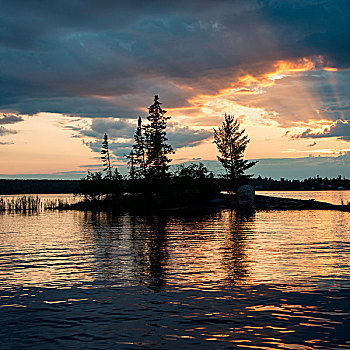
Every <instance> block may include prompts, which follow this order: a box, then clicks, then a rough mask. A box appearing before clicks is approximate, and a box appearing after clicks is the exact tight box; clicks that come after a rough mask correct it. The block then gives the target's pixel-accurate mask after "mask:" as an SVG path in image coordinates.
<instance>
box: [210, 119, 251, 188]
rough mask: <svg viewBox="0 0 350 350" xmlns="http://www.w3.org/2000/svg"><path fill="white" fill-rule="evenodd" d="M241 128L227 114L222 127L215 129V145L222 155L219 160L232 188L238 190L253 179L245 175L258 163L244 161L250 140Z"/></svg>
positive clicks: (235, 120)
mask: <svg viewBox="0 0 350 350" xmlns="http://www.w3.org/2000/svg"><path fill="white" fill-rule="evenodd" d="M239 127H240V124H239V123H238V121H237V119H235V118H234V116H232V115H230V114H227V115H226V114H225V120H224V122H223V123H222V126H221V127H219V128H218V129H214V143H215V144H216V147H217V148H218V151H219V153H220V156H218V160H219V161H220V163H221V164H222V166H223V167H224V169H225V171H226V176H227V179H228V180H229V181H230V183H229V187H230V188H237V187H238V186H239V185H240V184H241V183H242V182H243V181H244V180H246V179H247V178H249V177H251V175H244V172H245V171H246V170H247V169H249V168H251V167H252V166H253V165H254V164H256V163H257V162H256V161H254V162H250V161H248V160H244V159H243V155H244V152H245V150H246V148H247V145H248V143H249V141H250V140H249V138H248V136H247V135H245V134H244V133H245V130H244V129H243V130H239Z"/></svg>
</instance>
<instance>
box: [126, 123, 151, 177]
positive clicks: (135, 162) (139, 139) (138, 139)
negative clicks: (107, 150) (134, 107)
mask: <svg viewBox="0 0 350 350" xmlns="http://www.w3.org/2000/svg"><path fill="white" fill-rule="evenodd" d="M134 140H135V143H134V145H133V146H132V150H131V152H130V153H129V155H127V156H126V158H128V159H129V161H128V164H129V166H130V170H129V175H130V178H131V179H135V178H141V177H146V172H147V169H146V155H145V153H146V151H145V137H144V135H143V133H142V120H141V117H139V119H138V121H137V128H136V131H135V135H134Z"/></svg>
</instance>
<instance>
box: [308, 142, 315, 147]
mask: <svg viewBox="0 0 350 350" xmlns="http://www.w3.org/2000/svg"><path fill="white" fill-rule="evenodd" d="M316 145H317V142H313V143H310V144H309V145H307V147H314V146H316Z"/></svg>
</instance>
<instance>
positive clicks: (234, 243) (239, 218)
mask: <svg viewBox="0 0 350 350" xmlns="http://www.w3.org/2000/svg"><path fill="white" fill-rule="evenodd" d="M253 222H254V212H252V211H238V212H237V211H230V212H229V213H228V235H227V237H226V239H225V249H224V251H223V264H224V266H225V269H226V271H227V277H228V280H229V281H230V283H232V284H235V283H237V282H238V281H239V280H242V279H245V278H247V277H248V276H249V261H248V254H247V252H246V249H247V240H248V239H249V235H251V234H252V233H253V230H252V223H253Z"/></svg>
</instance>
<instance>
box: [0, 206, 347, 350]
mask: <svg viewBox="0 0 350 350" xmlns="http://www.w3.org/2000/svg"><path fill="white" fill-rule="evenodd" d="M349 227H350V214H349V213H344V212H336V211H287V212H286V211H283V212H279V211H260V212H255V213H247V212H243V213H237V212H235V211H230V210H221V211H218V212H215V213H208V212H191V213H163V214H162V215H151V216H137V215H129V214H123V215H119V216H117V215H108V214H106V213H99V214H98V213H84V212H75V211H67V212H58V211H46V212H42V213H38V214H33V215H21V214H19V213H4V214H1V215H0V295H1V302H0V336H1V339H2V348H4V349H55V348H57V349H58V348H60V349H61V348H66V349H79V348H80V349H81V348H86V349H110V348H116V349H137V348H141V349H149V348H152V349H179V348H183V349H188V348H199V349H214V348H219V349H226V348H227V349H232V348H247V349H251V348H258V349H281V348H283V349H338V348H342V349H346V348H350V341H349V336H348V329H350V320H349V318H350V301H349V297H350V288H349V287H350V286H349V281H350V268H349V253H350V241H349Z"/></svg>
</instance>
